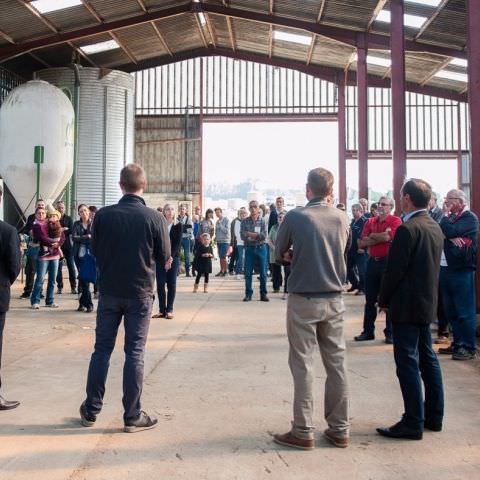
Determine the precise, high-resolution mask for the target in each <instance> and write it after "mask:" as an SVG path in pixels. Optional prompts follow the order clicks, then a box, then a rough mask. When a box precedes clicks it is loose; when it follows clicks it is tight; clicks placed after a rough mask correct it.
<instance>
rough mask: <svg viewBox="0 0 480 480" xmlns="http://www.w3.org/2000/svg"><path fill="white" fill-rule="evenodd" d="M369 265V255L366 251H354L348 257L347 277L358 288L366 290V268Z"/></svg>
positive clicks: (353, 286)
mask: <svg viewBox="0 0 480 480" xmlns="http://www.w3.org/2000/svg"><path fill="white" fill-rule="evenodd" d="M366 266H367V256H366V255H365V254H364V253H356V252H355V253H353V254H350V255H349V256H348V259H347V279H348V281H349V282H350V284H351V285H352V288H356V289H358V290H361V291H362V292H364V291H365V270H366Z"/></svg>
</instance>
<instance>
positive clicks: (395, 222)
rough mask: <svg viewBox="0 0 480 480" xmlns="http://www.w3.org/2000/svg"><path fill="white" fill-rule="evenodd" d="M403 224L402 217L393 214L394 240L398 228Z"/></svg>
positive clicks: (392, 233) (392, 230)
mask: <svg viewBox="0 0 480 480" xmlns="http://www.w3.org/2000/svg"><path fill="white" fill-rule="evenodd" d="M401 224H402V220H401V218H400V217H397V216H395V215H392V219H391V222H390V232H389V233H390V238H391V239H392V240H393V239H394V238H395V233H397V228H398V227H399V226H400V225H401Z"/></svg>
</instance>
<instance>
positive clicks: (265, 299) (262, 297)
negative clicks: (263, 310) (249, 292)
mask: <svg viewBox="0 0 480 480" xmlns="http://www.w3.org/2000/svg"><path fill="white" fill-rule="evenodd" d="M260 301H261V302H269V301H270V299H269V298H268V297H267V296H266V295H260Z"/></svg>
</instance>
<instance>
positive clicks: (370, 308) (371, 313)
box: [363, 258, 392, 338]
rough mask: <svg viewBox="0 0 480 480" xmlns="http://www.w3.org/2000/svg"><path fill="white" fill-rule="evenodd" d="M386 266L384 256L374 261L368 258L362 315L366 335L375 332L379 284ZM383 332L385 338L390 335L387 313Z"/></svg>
mask: <svg viewBox="0 0 480 480" xmlns="http://www.w3.org/2000/svg"><path fill="white" fill-rule="evenodd" d="M386 266H387V259H386V258H384V259H382V260H380V261H375V260H374V259H373V258H369V259H368V263H367V274H366V277H365V313H364V316H363V332H364V333H365V334H366V335H373V334H374V332H375V320H376V318H377V301H378V294H379V293H380V285H381V283H382V277H383V272H384V271H385V267H386ZM383 332H384V333H385V337H387V338H390V337H391V336H392V322H391V321H390V318H389V316H388V313H387V315H386V326H385V329H384V330H383Z"/></svg>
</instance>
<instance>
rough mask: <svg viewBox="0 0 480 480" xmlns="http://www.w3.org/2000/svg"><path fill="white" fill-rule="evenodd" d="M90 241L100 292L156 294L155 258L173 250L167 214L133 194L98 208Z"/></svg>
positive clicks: (161, 259)
mask: <svg viewBox="0 0 480 480" xmlns="http://www.w3.org/2000/svg"><path fill="white" fill-rule="evenodd" d="M91 245H92V252H93V254H94V256H95V258H96V260H97V268H98V280H97V282H98V290H99V292H100V294H104V295H112V296H115V297H123V298H145V297H148V296H153V288H154V283H155V262H159V263H161V264H165V262H166V261H167V260H168V258H170V253H171V252H170V238H169V235H168V229H167V222H166V220H165V217H164V216H163V215H162V214H161V213H160V212H157V211H156V210H153V209H151V208H148V207H147V206H146V205H145V202H144V200H143V198H141V197H139V196H137V195H132V194H126V195H124V196H123V197H122V198H121V199H120V201H119V202H118V204H116V205H110V206H108V207H104V208H101V209H100V210H99V211H98V212H97V214H96V215H95V219H94V220H93V228H92V241H91Z"/></svg>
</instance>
